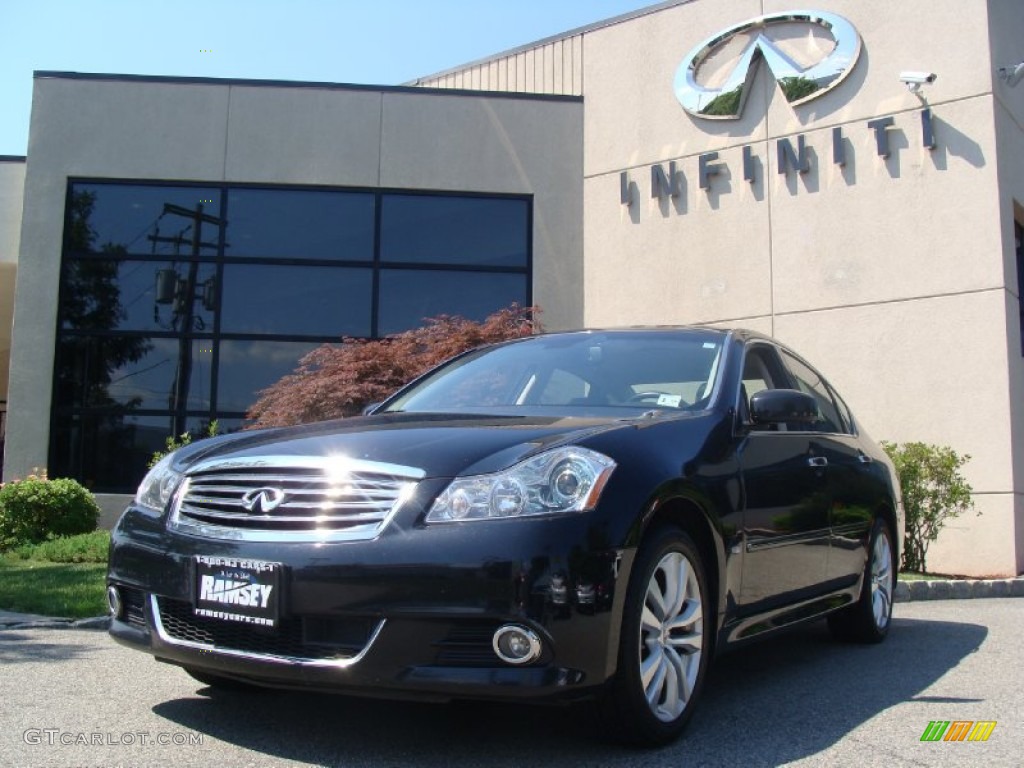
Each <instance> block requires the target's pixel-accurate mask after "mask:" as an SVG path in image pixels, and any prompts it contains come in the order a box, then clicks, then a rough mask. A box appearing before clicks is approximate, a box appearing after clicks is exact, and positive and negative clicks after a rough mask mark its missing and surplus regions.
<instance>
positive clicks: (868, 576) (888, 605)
mask: <svg viewBox="0 0 1024 768" xmlns="http://www.w3.org/2000/svg"><path fill="white" fill-rule="evenodd" d="M895 585H896V563H895V550H894V549H893V546H892V535H891V534H890V533H889V526H888V525H887V524H886V522H885V521H884V520H882V519H881V518H879V519H877V520H875V525H874V527H873V528H872V529H871V542H870V547H869V549H868V561H867V564H866V565H865V567H864V583H863V586H862V587H861V591H860V599H858V600H857V602H856V603H854V604H853V605H851V606H849V607H847V608H844V609H843V610H841V611H837V612H836V613H833V614H831V615H830V616H829V617H828V626H829V629H830V630H832V634H833V635H835V636H836V637H837V638H839V639H840V640H853V641H856V642H860V643H880V642H882V641H883V640H884V639H885V636H886V635H887V634H889V624H890V623H891V622H892V596H893V590H894V587H895Z"/></svg>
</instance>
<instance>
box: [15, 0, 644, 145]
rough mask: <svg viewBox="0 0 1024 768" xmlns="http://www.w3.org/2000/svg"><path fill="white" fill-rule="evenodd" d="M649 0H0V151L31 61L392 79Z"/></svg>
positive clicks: (77, 67) (22, 128)
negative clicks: (0, 110)
mask: <svg viewBox="0 0 1024 768" xmlns="http://www.w3.org/2000/svg"><path fill="white" fill-rule="evenodd" d="M654 2H655V0H370V1H369V2H365V1H363V0H359V1H358V2H357V1H356V0H204V1H203V2H198V1H197V0H173V2H168V1H165V0H0V30H3V38H4V41H3V45H2V46H0V104H3V109H2V114H3V119H2V120H0V155H23V154H25V153H26V145H27V142H28V124H29V114H30V110H31V102H32V72H33V71H34V70H60V71H72V72H106V73H119V74H144V75H177V76H188V77H235V78H266V79H274V80H316V81H327V82H339V83H374V84H381V85H397V84H400V83H403V82H407V81H409V80H412V79H414V78H416V77H420V76H423V75H428V74H432V73H434V72H438V71H441V70H444V69H448V68H450V67H454V66H458V65H460V64H464V63H466V62H469V61H473V60H475V59H479V58H483V57H485V56H489V55H491V54H494V53H498V52H499V51H503V50H506V49H508V48H514V47H516V46H519V45H523V44H526V43H530V42H533V41H535V40H539V39H541V38H544V37H549V36H551V35H555V34H559V33H561V32H565V31H568V30H570V29H573V28H575V27H579V26H583V25H585V24H590V23H592V22H595V21H600V20H602V19H607V18H611V17H613V16H617V15H619V14H621V13H626V12H629V11H632V10H636V9H638V8H644V7H647V6H649V5H652V4H653V3H654Z"/></svg>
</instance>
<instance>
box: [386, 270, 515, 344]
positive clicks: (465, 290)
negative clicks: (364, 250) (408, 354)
mask: <svg viewBox="0 0 1024 768" xmlns="http://www.w3.org/2000/svg"><path fill="white" fill-rule="evenodd" d="M526 283H527V280H526V275H515V274H504V273H493V272H487V273H482V272H448V271H443V272H441V271H426V270H422V271H421V270H407V269H402V270H398V269H385V270H381V275H380V319H379V324H378V332H379V333H380V335H387V334H390V333H398V332H400V331H406V330H409V329H410V328H417V327H419V326H421V325H423V321H424V319H425V318H428V317H435V316H437V315H441V314H446V315H459V316H461V317H465V318H467V319H469V320H483V319H484V318H486V317H487V316H488V315H490V314H492V313H494V312H496V311H498V310H499V309H502V308H503V307H507V306H508V305H509V304H511V303H512V302H516V303H518V304H521V305H525V304H527V303H528V299H529V296H528V287H527V284H526Z"/></svg>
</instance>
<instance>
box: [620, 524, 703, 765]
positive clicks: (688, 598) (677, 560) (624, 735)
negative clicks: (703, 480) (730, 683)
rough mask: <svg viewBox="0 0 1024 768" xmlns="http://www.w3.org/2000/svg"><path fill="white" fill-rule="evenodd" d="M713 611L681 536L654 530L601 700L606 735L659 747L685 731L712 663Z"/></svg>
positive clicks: (694, 557) (694, 555)
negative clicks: (708, 634) (616, 662)
mask: <svg viewBox="0 0 1024 768" xmlns="http://www.w3.org/2000/svg"><path fill="white" fill-rule="evenodd" d="M713 627H714V621H713V611H712V610H710V606H709V603H708V591H707V578H706V575H705V568H704V563H703V561H702V560H701V557H700V554H699V553H698V551H697V548H696V546H695V545H694V543H693V540H692V539H690V537H689V536H687V535H686V534H685V533H684V532H683V531H680V530H678V529H676V528H668V529H663V530H661V531H658V532H657V533H655V534H654V536H653V537H652V538H651V539H650V540H649V541H646V542H644V544H643V546H642V547H641V550H640V554H639V555H638V558H637V562H636V565H635V570H634V576H633V578H631V579H630V583H629V587H628V591H627V595H626V606H625V610H624V613H623V618H622V635H621V639H620V646H619V668H618V671H617V672H616V675H615V677H614V678H613V680H612V682H611V684H610V685H609V688H608V689H607V690H606V691H605V694H604V696H603V698H602V700H601V702H600V712H601V715H602V720H603V724H604V726H605V728H606V729H607V732H609V733H611V734H613V735H614V736H616V737H617V738H618V739H619V740H620V741H626V742H628V743H631V744H639V745H643V746H660V745H663V744H667V743H668V742H670V741H672V740H674V739H675V738H677V737H678V736H679V734H680V733H681V732H682V730H683V728H685V726H686V723H687V722H688V721H689V719H690V717H691V716H692V714H693V710H694V707H695V705H696V703H697V699H698V698H699V697H700V692H701V688H702V687H703V683H704V676H705V673H706V672H707V667H708V662H709V660H710V650H711V649H710V641H709V640H708V639H706V636H705V628H707V631H708V632H713Z"/></svg>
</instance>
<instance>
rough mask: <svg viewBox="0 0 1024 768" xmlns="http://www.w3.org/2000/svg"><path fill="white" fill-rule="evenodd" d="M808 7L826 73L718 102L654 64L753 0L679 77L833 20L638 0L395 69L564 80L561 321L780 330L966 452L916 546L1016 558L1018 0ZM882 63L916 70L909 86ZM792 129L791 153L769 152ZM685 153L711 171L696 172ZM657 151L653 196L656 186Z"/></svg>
mask: <svg viewBox="0 0 1024 768" xmlns="http://www.w3.org/2000/svg"><path fill="white" fill-rule="evenodd" d="M797 7H801V8H804V7H806V5H803V6H797ZM812 7H813V8H814V9H815V10H816V11H822V12H824V14H822V15H839V16H841V17H843V18H845V19H846V20H848V21H849V22H850V24H851V25H852V27H853V28H854V30H855V31H856V33H857V34H858V35H859V38H860V52H859V56H858V57H857V59H856V60H855V61H854V62H852V63H851V64H850V65H849V67H848V71H846V72H845V73H844V76H843V78H842V79H841V80H840V81H839V82H838V83H837V84H835V86H834V87H832V88H831V89H829V90H827V91H826V92H824V93H822V94H821V95H820V96H819V97H818V98H812V99H810V100H807V101H805V102H803V103H797V104H790V103H789V102H788V101H787V98H786V95H785V93H784V91H783V90H782V88H780V86H779V85H778V84H777V83H776V76H775V74H774V72H773V69H772V68H771V67H769V66H767V65H766V62H765V60H763V59H762V61H761V62H760V64H759V65H757V66H756V74H754V76H753V81H752V82H750V83H749V84H748V86H749V90H748V93H747V98H746V103H745V105H744V108H743V110H742V114H741V115H740V117H739V118H738V119H731V120H730V119H709V118H707V117H701V116H696V115H693V114H690V113H688V112H687V111H686V110H685V109H684V108H683V106H682V104H681V103H680V101H679V100H677V98H676V96H675V94H674V90H673V85H674V82H675V78H676V76H677V71H678V70H679V68H680V66H681V65H683V62H684V59H685V57H687V55H688V54H689V53H690V52H691V51H692V50H693V49H694V48H695V47H697V46H698V45H699V44H701V43H702V42H703V41H706V40H709V39H712V38H715V37H717V36H720V35H722V34H724V33H726V32H727V31H728V30H729V29H730V28H732V27H735V26H737V25H739V24H741V23H742V22H745V21H748V20H750V19H754V18H758V17H763V18H764V19H765V20H766V26H762V27H759V28H757V29H755V30H754V31H752V32H745V33H744V32H742V31H741V32H740V33H739V40H738V41H732V42H729V43H725V44H724V46H723V47H724V50H723V51H722V52H721V53H718V54H717V57H716V56H712V57H710V58H709V61H708V62H707V63H706V64H705V66H704V67H702V68H701V69H700V70H699V71H697V73H696V74H697V77H698V78H701V77H706V79H707V81H709V83H708V84H709V85H710V86H715V85H721V83H722V82H723V80H725V79H726V78H727V77H728V75H729V74H730V73H731V71H732V70H734V69H735V68H736V67H737V66H739V64H740V58H741V54H742V52H743V50H744V48H745V47H747V46H750V45H752V44H753V40H754V38H755V37H756V35H757V33H758V32H759V31H763V32H764V34H765V35H766V36H767V37H768V38H769V39H770V40H773V41H775V42H776V43H777V45H778V47H779V48H780V49H782V50H783V52H786V53H788V54H789V55H790V56H791V57H792V58H793V59H794V60H796V61H797V62H799V63H804V65H805V66H807V65H810V64H814V63H817V61H820V60H821V59H822V58H823V57H826V56H827V55H828V54H829V53H830V51H831V46H834V45H835V42H834V41H833V40H831V39H830V36H829V35H828V34H827V32H825V31H824V30H823V29H822V28H821V27H820V26H817V25H814V24H810V23H806V22H797V23H790V24H778V23H777V19H776V17H777V16H778V15H781V14H786V13H788V12H790V11H791V9H792V8H794V4H792V3H787V2H778V1H776V0H693V1H692V2H671V3H662V4H661V5H658V6H654V7H652V8H651V9H649V10H648V11H647V12H641V13H639V14H634V15H631V16H629V17H627V18H623V19H613V20H611V21H609V22H607V23H605V24H599V25H595V26H593V27H591V28H587V29H583V30H578V31H576V32H574V33H570V34H568V35H566V36H565V37H564V38H560V39H553V40H546V41H543V42H541V43H538V44H537V45H536V46H532V47H527V48H523V49H520V50H518V51H514V52H510V53H507V54H500V55H498V56H495V57H493V58H492V59H490V60H487V61H483V62H478V63H475V64H473V65H470V66H467V67H466V68H464V69H460V70H456V71H452V72H447V73H442V74H440V75H436V76H432V77H427V78H424V79H423V80H421V81H419V82H420V84H422V85H428V86H435V87H449V88H480V89H482V90H491V89H498V90H506V89H508V90H517V91H536V92H540V93H570V94H577V95H582V96H583V100H584V128H583V130H584V136H585V141H584V154H583V156H584V161H583V173H584V182H583V195H584V250H585V254H586V255H585V260H584V285H585V289H584V322H585V324H586V325H588V326H602V325H621V324H632V323H713V324H727V325H733V324H736V325H742V326H747V327H750V328H754V329H756V330H760V331H763V332H766V333H769V334H772V335H774V336H776V337H778V338H779V339H781V340H782V341H784V342H786V343H788V344H791V345H792V346H793V347H794V348H796V349H798V350H800V351H801V352H802V353H803V354H806V355H807V356H808V358H809V359H811V360H813V361H815V362H816V364H817V365H819V366H821V368H822V369H823V370H824V371H825V372H826V374H827V375H829V376H830V377H831V378H832V379H833V381H834V383H835V384H836V386H837V388H838V389H839V390H840V391H841V392H843V393H844V397H846V398H847V399H848V400H849V401H850V402H851V403H853V405H854V408H855V410H856V412H857V413H858V415H859V417H860V420H861V421H862V423H863V424H865V425H866V427H867V429H868V431H869V432H870V433H871V434H872V436H874V437H875V438H876V439H885V440H891V441H899V442H902V441H911V440H920V441H925V442H930V443H940V444H946V445H950V446H952V447H953V448H955V449H956V450H957V451H959V452H961V453H968V454H970V455H971V457H972V458H971V461H970V463H969V464H968V465H967V467H966V474H967V476H968V479H969V481H970V482H971V484H972V485H973V487H974V490H975V504H976V505H977V509H978V511H979V512H980V513H981V514H980V516H973V515H968V516H965V517H962V518H960V519H957V520H955V521H953V522H952V523H950V524H949V525H948V526H947V530H946V531H945V532H944V533H943V535H942V536H941V538H940V540H939V541H938V542H937V543H936V544H935V545H934V546H933V548H932V552H931V557H930V561H929V562H930V563H934V565H935V567H937V568H940V569H941V570H943V571H946V572H953V573H965V574H978V575H980V574H1016V573H1020V572H1021V571H1022V570H1024V358H1022V346H1021V323H1022V317H1024V315H1022V314H1021V312H1022V310H1021V297H1020V292H1019V287H1018V286H1019V283H1018V279H1019V277H1018V269H1019V267H1020V266H1021V264H1022V262H1021V256H1020V250H1019V248H1020V244H1019V240H1015V226H1019V223H1021V222H1024V208H1022V207H1021V205H1022V203H1024V86H1021V87H1019V88H1016V89H1015V88H1013V87H1012V86H1011V85H1010V84H1009V83H1008V82H1007V80H1006V79H1004V78H1001V77H1000V69H1004V68H1009V67H1013V66H1014V65H1016V64H1018V63H1019V62H1021V60H1022V59H1024V3H1019V2H1013V1H1011V0H988V1H987V2H986V0H927V1H926V0H908V1H907V2H901V3H895V4H894V3H890V2H877V1H876V0H838V1H837V0H822V1H821V2H817V3H814V4H812ZM904 72H911V73H913V72H921V73H934V74H935V75H937V77H935V78H934V82H932V83H925V84H923V85H921V86H920V88H919V89H918V90H917V91H916V92H915V91H912V90H911V89H910V88H909V87H908V85H907V84H905V83H904V82H903V81H901V79H900V76H901V73H904ZM1004 74H1008V72H1007V73H1004ZM716 78H717V80H716ZM911 85H915V84H914V83H911ZM926 110H928V111H930V117H931V126H930V128H931V133H930V134H929V135H928V136H927V138H926V137H925V133H926V127H925V126H926V124H925V123H923V118H922V113H924V112H925V111H926ZM887 118H891V124H890V125H886V126H884V127H883V126H875V125H872V123H873V121H876V120H879V119H882V120H884V121H885V122H888V120H887ZM925 119H927V118H925ZM837 131H838V132H839V135H840V137H841V138H840V139H839V142H840V148H839V149H838V151H839V153H840V155H841V158H840V159H841V160H842V162H841V163H840V162H836V159H837V157H836V155H835V154H834V153H835V152H836V151H837V149H836V144H837V141H836V138H837V134H836V132H837ZM879 131H881V132H883V133H884V140H885V141H887V143H888V154H887V155H884V156H883V154H882V153H880V151H879V146H878V141H879V136H878V134H879ZM801 140H802V141H803V142H804V146H805V151H806V155H805V158H806V161H807V162H806V169H805V170H804V171H803V172H800V171H799V170H796V169H795V168H794V167H793V166H794V165H795V164H794V163H792V162H788V163H787V164H780V155H779V151H780V150H779V146H780V144H781V143H783V142H788V143H789V146H790V147H791V148H792V149H794V150H796V149H798V142H799V141H801ZM926 141H927V143H932V142H933V143H934V146H927V145H926ZM783 151H785V150H783ZM745 154H746V155H747V158H748V159H747V168H749V169H751V170H752V173H747V174H745V166H744V155H745ZM702 157H703V158H705V160H704V162H705V165H706V166H708V167H709V168H710V169H712V170H713V171H714V173H713V174H712V175H709V176H708V177H707V188H706V189H702V188H701V158H702ZM787 160H789V158H787ZM673 164H674V167H675V171H676V173H677V174H678V181H677V184H678V187H677V189H676V190H675V192H676V194H674V195H673V194H671V193H667V190H666V189H665V188H664V187H665V185H664V184H661V185H660V186H659V181H661V180H662V179H667V178H668V177H669V174H670V170H671V168H672V165H673ZM656 174H660V176H658V178H657V179H654V178H653V176H654V175H656ZM745 176H752V178H750V179H747V178H745ZM624 179H625V180H627V181H626V183H628V185H629V187H628V189H629V192H628V202H626V203H623V202H622V195H621V194H620V192H621V187H622V184H623V181H624ZM1018 236H1019V235H1018Z"/></svg>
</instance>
